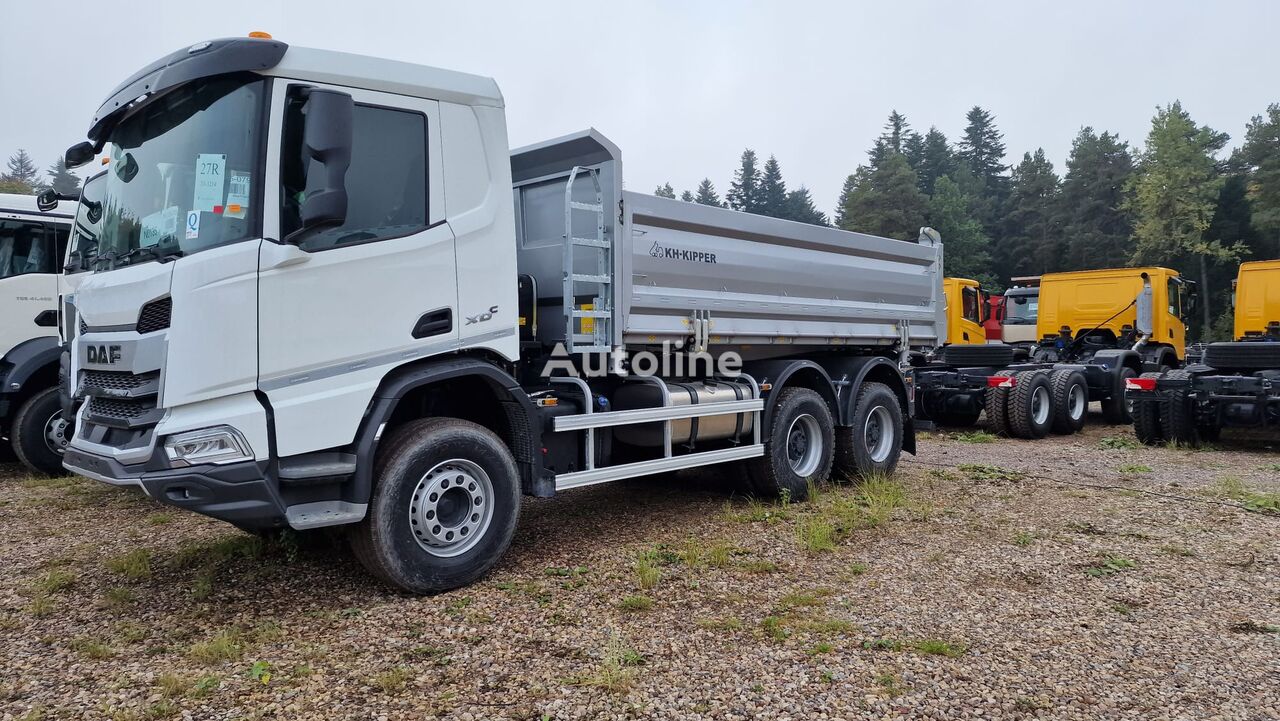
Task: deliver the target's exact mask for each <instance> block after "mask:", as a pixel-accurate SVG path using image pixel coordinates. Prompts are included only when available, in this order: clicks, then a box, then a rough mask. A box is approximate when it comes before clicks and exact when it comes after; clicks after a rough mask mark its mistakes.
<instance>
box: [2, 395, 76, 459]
mask: <svg viewBox="0 0 1280 721" xmlns="http://www.w3.org/2000/svg"><path fill="white" fill-rule="evenodd" d="M9 437H10V438H11V439H12V440H13V451H14V453H15V454H16V455H17V456H18V460H19V461H21V462H22V465H24V466H26V467H27V468H29V469H30V470H32V471H33V472H35V473H42V474H44V475H46V476H62V475H66V473H67V472H66V471H64V470H63V469H62V454H63V452H64V451H65V450H66V447H67V444H68V443H70V442H71V434H70V432H69V426H67V425H66V424H65V423H62V401H61V399H60V398H59V396H58V389H57V388H56V387H54V388H46V389H44V390H42V391H40V392H39V393H37V394H35V395H34V396H31V397H30V398H28V399H27V400H26V402H25V403H23V404H22V406H21V407H19V408H18V413H17V415H15V416H14V418H13V429H12V430H11V431H10V436H9Z"/></svg>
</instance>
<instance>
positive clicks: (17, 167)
mask: <svg viewBox="0 0 1280 721" xmlns="http://www.w3.org/2000/svg"><path fill="white" fill-rule="evenodd" d="M8 167H9V170H8V172H6V173H5V174H4V176H3V178H4V180H11V181H17V182H19V183H23V184H24V185H26V186H28V187H31V188H34V187H35V186H36V180H37V179H38V176H39V172H40V171H38V170H37V169H36V164H35V161H34V160H32V159H31V156H30V155H27V151H25V150H23V149H21V148H19V149H18V152H16V153H14V154H13V155H10V156H9V162H8Z"/></svg>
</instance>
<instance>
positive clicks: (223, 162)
mask: <svg viewBox="0 0 1280 721" xmlns="http://www.w3.org/2000/svg"><path fill="white" fill-rule="evenodd" d="M226 166H227V156H226V155H220V154H217V153H200V154H199V155H197V156H196V197H195V200H193V201H192V202H191V209H192V210H203V211H205V212H208V213H212V212H213V209H214V208H215V207H217V206H219V205H222V189H223V187H224V186H225V184H226V173H225V172H224V171H225V170H226Z"/></svg>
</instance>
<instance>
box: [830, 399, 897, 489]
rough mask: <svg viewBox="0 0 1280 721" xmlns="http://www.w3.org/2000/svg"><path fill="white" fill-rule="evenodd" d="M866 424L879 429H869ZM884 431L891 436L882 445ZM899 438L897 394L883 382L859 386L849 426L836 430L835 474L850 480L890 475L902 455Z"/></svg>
mask: <svg viewBox="0 0 1280 721" xmlns="http://www.w3.org/2000/svg"><path fill="white" fill-rule="evenodd" d="M881 411H883V412H881ZM873 416H874V418H873ZM869 422H870V423H872V424H874V425H877V426H878V430H877V429H873V428H869V426H868V423H869ZM886 431H889V432H892V434H893V437H892V438H889V439H887V440H884V441H883V442H882V441H881V440H880V439H882V438H884V436H883V434H884V432H886ZM902 435H903V427H902V404H901V403H900V402H899V401H898V395H897V394H896V393H894V392H893V390H892V389H891V388H889V386H887V385H885V384H883V383H864V384H862V388H861V389H859V390H858V398H857V400H855V401H854V406H853V418H851V419H850V425H849V427H847V428H837V429H836V461H835V467H836V473H838V474H840V475H842V476H848V477H851V478H866V477H867V476H869V475H877V474H884V475H889V474H891V473H893V471H894V470H895V469H896V468H897V467H898V459H899V458H900V457H901V456H902Z"/></svg>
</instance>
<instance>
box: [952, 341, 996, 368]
mask: <svg viewBox="0 0 1280 721" xmlns="http://www.w3.org/2000/svg"><path fill="white" fill-rule="evenodd" d="M938 359H939V360H940V361H942V362H943V363H945V364H947V365H951V366H1007V365H1009V364H1010V363H1012V362H1013V346H1008V345H1004V344H1003V343H980V344H974V345H949V346H944V347H943V348H942V350H940V351H938Z"/></svg>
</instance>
